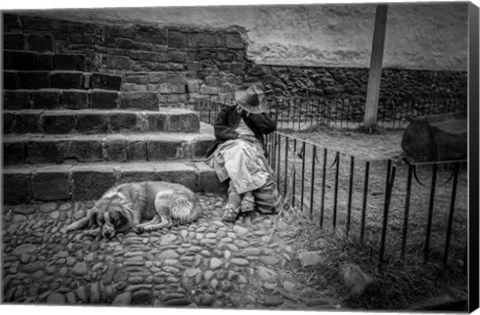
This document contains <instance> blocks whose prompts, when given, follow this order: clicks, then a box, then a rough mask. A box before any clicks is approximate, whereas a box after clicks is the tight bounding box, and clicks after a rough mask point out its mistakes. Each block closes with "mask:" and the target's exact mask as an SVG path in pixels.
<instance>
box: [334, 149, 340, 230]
mask: <svg viewBox="0 0 480 315" xmlns="http://www.w3.org/2000/svg"><path fill="white" fill-rule="evenodd" d="M335 160H336V163H337V169H336V170H335V191H334V199H333V228H335V227H336V226H337V199H338V174H339V171H340V152H338V151H337V153H336V155H335Z"/></svg>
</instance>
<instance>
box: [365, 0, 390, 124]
mask: <svg viewBox="0 0 480 315" xmlns="http://www.w3.org/2000/svg"><path fill="white" fill-rule="evenodd" d="M387 9H388V6H387V5H386V4H380V5H377V11H376V14H375V28H374V31H373V44H372V55H371V58H370V72H369V74H368V87H367V101H366V104H365V117H364V120H363V125H364V127H365V128H367V129H370V128H372V127H374V126H375V125H376V124H377V112H378V98H379V94H380V83H381V78H382V61H383V47H384V44H385V29H386V26H387Z"/></svg>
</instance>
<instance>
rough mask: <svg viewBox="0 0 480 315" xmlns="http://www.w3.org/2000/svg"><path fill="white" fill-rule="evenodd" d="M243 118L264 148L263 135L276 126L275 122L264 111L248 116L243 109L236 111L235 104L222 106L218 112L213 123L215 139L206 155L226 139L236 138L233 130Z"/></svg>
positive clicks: (273, 129)
mask: <svg viewBox="0 0 480 315" xmlns="http://www.w3.org/2000/svg"><path fill="white" fill-rule="evenodd" d="M240 119H243V121H244V122H245V124H246V125H247V126H248V127H249V128H250V129H251V130H252V131H253V133H254V134H255V138H257V140H258V141H259V142H260V143H261V144H262V146H263V148H264V150H265V143H264V140H263V135H267V134H269V133H271V132H273V131H275V130H276V128H277V122H276V121H275V120H274V119H271V118H270V117H268V115H267V114H266V113H261V114H250V115H249V116H248V117H247V115H246V113H245V111H243V112H242V114H239V113H238V112H237V109H236V106H224V107H223V108H222V110H220V112H219V113H218V116H217V119H216V120H215V123H214V125H213V127H214V129H215V138H216V140H215V141H214V142H213V143H212V145H211V146H210V147H209V148H208V150H207V156H210V154H212V153H213V151H215V149H216V148H217V147H218V145H219V144H220V143H223V142H225V141H227V140H231V139H237V138H238V133H237V132H236V131H235V129H237V127H238V125H239V124H240Z"/></svg>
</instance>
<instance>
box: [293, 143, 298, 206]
mask: <svg viewBox="0 0 480 315" xmlns="http://www.w3.org/2000/svg"><path fill="white" fill-rule="evenodd" d="M296 154H297V139H296V138H293V161H292V162H293V163H294V167H293V174H292V206H295V190H296V189H295V188H296V184H297V182H296V176H297V163H296V162H295V158H296Z"/></svg>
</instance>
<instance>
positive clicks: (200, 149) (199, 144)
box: [191, 139, 213, 158]
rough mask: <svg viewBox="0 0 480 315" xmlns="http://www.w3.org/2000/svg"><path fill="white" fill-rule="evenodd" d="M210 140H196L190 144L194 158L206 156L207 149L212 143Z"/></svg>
mask: <svg viewBox="0 0 480 315" xmlns="http://www.w3.org/2000/svg"><path fill="white" fill-rule="evenodd" d="M212 143H213V139H212V140H197V141H194V142H193V143H192V144H191V148H192V154H193V157H194V158H200V157H206V153H207V149H208V148H209V147H210V146H211V145H212Z"/></svg>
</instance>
